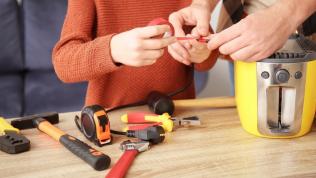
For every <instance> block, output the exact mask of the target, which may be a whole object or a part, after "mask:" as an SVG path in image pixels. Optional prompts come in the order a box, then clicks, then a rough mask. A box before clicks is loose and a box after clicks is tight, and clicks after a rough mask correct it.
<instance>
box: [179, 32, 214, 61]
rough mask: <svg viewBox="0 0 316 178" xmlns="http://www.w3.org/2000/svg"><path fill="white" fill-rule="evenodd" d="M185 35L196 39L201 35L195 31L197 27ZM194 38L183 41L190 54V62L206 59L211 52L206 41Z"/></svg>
mask: <svg viewBox="0 0 316 178" xmlns="http://www.w3.org/2000/svg"><path fill="white" fill-rule="evenodd" d="M186 36H187V37H193V38H196V39H199V38H200V37H201V36H200V35H199V33H198V32H197V28H194V29H193V30H192V32H191V34H188V35H186ZM196 39H192V40H187V41H185V42H184V47H185V48H186V49H187V50H188V52H189V54H190V58H189V61H190V63H201V62H203V61H204V60H206V59H207V58H208V57H209V56H210V54H211V51H210V50H209V49H208V48H207V43H202V42H199V41H198V40H196Z"/></svg>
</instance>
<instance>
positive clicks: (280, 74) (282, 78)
mask: <svg viewBox="0 0 316 178" xmlns="http://www.w3.org/2000/svg"><path fill="white" fill-rule="evenodd" d="M289 79H290V73H289V72H288V71H287V70H286V69H280V70H278V71H277V73H276V80H277V82H279V83H286V82H288V81H289Z"/></svg>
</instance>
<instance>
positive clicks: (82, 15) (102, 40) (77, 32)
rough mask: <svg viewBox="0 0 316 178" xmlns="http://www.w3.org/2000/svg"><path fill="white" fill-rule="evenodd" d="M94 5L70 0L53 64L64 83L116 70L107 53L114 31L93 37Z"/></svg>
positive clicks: (89, 78) (92, 2)
mask: <svg viewBox="0 0 316 178" xmlns="http://www.w3.org/2000/svg"><path fill="white" fill-rule="evenodd" d="M95 18H96V7H95V3H94V1H92V0H69V1H68V10H67V15H66V18H65V21H64V26H63V29H62V33H61V38H60V40H59V42H57V44H56V46H55V48H54V50H53V65H54V69H55V71H56V73H57V76H58V77H59V78H60V79H61V80H62V81H64V82H78V81H86V80H91V79H95V78H98V77H101V76H102V75H105V74H107V73H110V72H112V71H114V70H117V69H118V68H119V66H117V65H115V63H114V62H113V60H112V57H111V52H110V41H111V38H112V36H113V35H114V34H109V35H105V36H102V37H97V38H94V26H95V24H94V23H95V22H96V19H95Z"/></svg>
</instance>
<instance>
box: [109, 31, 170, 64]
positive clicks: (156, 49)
mask: <svg viewBox="0 0 316 178" xmlns="http://www.w3.org/2000/svg"><path fill="white" fill-rule="evenodd" d="M166 32H170V26H169V25H155V26H148V27H142V28H135V29H132V30H130V31H127V32H123V33H120V34H117V35H115V36H113V38H112V40H111V54H112V58H113V60H114V62H115V63H121V64H125V65H128V66H135V67H140V66H146V65H152V64H154V63H155V62H156V60H157V59H158V58H160V57H161V56H162V55H163V53H164V48H165V47H167V46H168V45H170V44H172V43H174V42H176V38H175V37H167V38H153V37H156V36H159V35H162V34H164V33H166Z"/></svg>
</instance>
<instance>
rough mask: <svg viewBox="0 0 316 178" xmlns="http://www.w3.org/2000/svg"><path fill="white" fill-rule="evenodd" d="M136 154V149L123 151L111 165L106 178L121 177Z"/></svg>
mask: <svg viewBox="0 0 316 178" xmlns="http://www.w3.org/2000/svg"><path fill="white" fill-rule="evenodd" d="M137 154H138V151H137V150H127V151H125V152H124V153H123V155H122V156H121V157H120V159H119V160H118V161H117V163H116V164H115V165H114V166H113V167H112V169H111V170H110V172H109V173H108V175H107V176H106V178H123V177H124V176H125V175H126V173H127V171H128V169H129V167H130V166H131V164H132V162H133V160H134V159H135V157H136V155H137Z"/></svg>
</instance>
